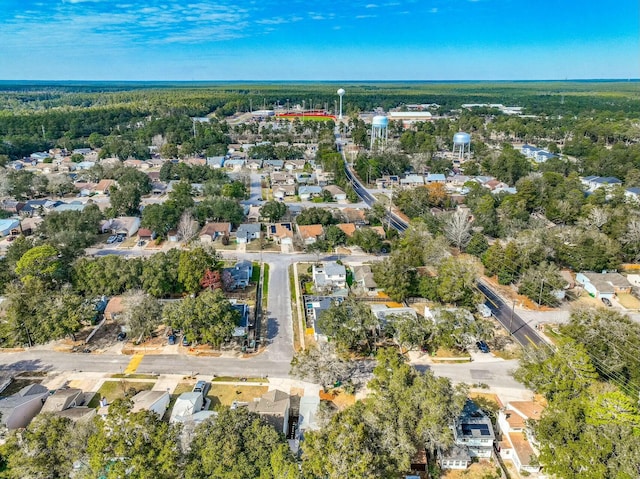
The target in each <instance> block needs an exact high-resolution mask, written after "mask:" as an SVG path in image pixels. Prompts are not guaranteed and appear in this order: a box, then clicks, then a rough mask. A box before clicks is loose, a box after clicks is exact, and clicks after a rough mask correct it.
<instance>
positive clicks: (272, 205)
mask: <svg viewBox="0 0 640 479" xmlns="http://www.w3.org/2000/svg"><path fill="white" fill-rule="evenodd" d="M286 213H287V205H286V204H284V203H281V202H280V201H274V200H270V201H267V202H266V203H265V204H264V205H262V207H261V208H260V216H262V217H264V218H267V219H268V220H269V222H271V223H275V222H277V221H280V219H281V218H282V217H283V216H284V215H285V214H286Z"/></svg>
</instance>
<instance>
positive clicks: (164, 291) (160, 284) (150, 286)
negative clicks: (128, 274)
mask: <svg viewBox="0 0 640 479" xmlns="http://www.w3.org/2000/svg"><path fill="white" fill-rule="evenodd" d="M179 262H180V251H179V250H177V249H170V250H169V251H167V252H166V253H156V254H154V255H152V256H150V257H149V258H147V260H146V261H145V262H144V264H143V266H142V289H143V290H144V291H145V292H147V293H148V294H150V295H151V296H154V297H156V298H163V297H166V296H169V295H172V294H178V293H180V292H181V291H182V288H181V285H180V283H179V282H178V264H179Z"/></svg>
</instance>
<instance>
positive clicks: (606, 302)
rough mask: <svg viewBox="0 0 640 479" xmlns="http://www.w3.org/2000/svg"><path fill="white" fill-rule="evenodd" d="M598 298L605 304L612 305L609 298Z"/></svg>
mask: <svg viewBox="0 0 640 479" xmlns="http://www.w3.org/2000/svg"><path fill="white" fill-rule="evenodd" d="M600 299H601V300H602V302H603V303H604V305H605V306H609V307H611V306H613V305H612V304H611V301H610V300H609V298H600Z"/></svg>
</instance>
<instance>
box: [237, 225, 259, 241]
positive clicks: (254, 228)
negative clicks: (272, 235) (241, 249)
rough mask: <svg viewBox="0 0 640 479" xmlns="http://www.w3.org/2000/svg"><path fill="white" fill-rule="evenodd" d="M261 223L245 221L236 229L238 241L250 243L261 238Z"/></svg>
mask: <svg viewBox="0 0 640 479" xmlns="http://www.w3.org/2000/svg"><path fill="white" fill-rule="evenodd" d="M260 230H261V225H260V224H259V223H243V224H241V225H240V226H238V230H237V231H236V242H237V243H240V244H244V243H250V242H251V241H252V240H254V239H260Z"/></svg>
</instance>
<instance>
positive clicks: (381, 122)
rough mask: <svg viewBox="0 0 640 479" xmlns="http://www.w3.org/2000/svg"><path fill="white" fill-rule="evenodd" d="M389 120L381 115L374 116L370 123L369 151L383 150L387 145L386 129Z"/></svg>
mask: <svg viewBox="0 0 640 479" xmlns="http://www.w3.org/2000/svg"><path fill="white" fill-rule="evenodd" d="M388 126H389V119H388V118H387V117H386V116H383V115H376V116H374V117H373V121H372V122H371V149H372V150H373V149H374V148H377V147H378V146H379V147H380V149H382V150H384V147H385V145H386V144H387V134H388V132H387V127H388Z"/></svg>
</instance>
